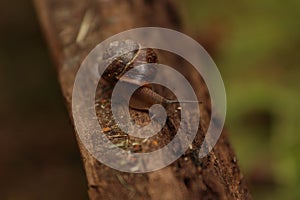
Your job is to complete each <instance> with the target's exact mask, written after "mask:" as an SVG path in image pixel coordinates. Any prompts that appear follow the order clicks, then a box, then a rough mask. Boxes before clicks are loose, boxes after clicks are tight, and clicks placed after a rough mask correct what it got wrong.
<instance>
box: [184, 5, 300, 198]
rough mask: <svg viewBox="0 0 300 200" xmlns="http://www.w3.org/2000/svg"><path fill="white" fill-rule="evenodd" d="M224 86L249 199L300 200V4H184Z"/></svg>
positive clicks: (232, 132) (189, 22)
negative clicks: (250, 193) (220, 75)
mask: <svg viewBox="0 0 300 200" xmlns="http://www.w3.org/2000/svg"><path fill="white" fill-rule="evenodd" d="M185 4H186V5H185V9H184V11H185V16H186V20H185V21H186V23H187V25H188V26H189V27H192V28H196V29H197V31H198V32H199V33H200V35H202V36H201V37H202V38H200V41H201V40H203V45H204V46H205V47H207V48H206V49H207V50H208V51H210V53H211V55H212V57H213V59H214V60H215V62H216V64H217V66H218V67H219V70H220V71H221V74H222V76H223V80H224V83H225V86H226V92H227V100H228V111H227V118H226V124H227V127H228V128H229V132H230V139H231V141H232V144H233V146H234V149H235V150H236V153H237V155H238V158H239V163H240V166H241V168H242V171H243V173H244V175H245V176H246V178H247V181H248V185H249V186H250V190H251V192H252V195H253V197H254V199H263V200H267V199H273V200H275V199H276V200H277V199H278V200H281V199H300V135H299V132H298V133H297V131H299V130H300V114H299V111H300V103H299V100H300V81H299V80H300V20H299V19H300V1H299V0H289V1H274V0H253V1H223V2H220V1H205V2H203V1H197V0H188V1H185Z"/></svg>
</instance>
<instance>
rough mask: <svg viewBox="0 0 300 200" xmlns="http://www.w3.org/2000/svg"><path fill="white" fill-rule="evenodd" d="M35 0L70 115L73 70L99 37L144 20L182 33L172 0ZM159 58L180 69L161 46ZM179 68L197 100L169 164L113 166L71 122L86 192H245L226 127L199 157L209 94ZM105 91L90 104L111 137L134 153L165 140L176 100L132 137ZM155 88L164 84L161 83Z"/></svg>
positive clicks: (210, 195)
mask: <svg viewBox="0 0 300 200" xmlns="http://www.w3.org/2000/svg"><path fill="white" fill-rule="evenodd" d="M34 3H35V6H36V11H37V14H38V17H39V19H40V23H41V27H42V29H43V33H44V35H45V38H46V40H47V42H48V46H49V49H50V52H51V54H52V57H53V60H54V62H55V66H56V70H57V75H58V79H59V82H60V85H61V89H62V93H63V96H64V98H65V101H66V106H67V108H68V110H69V113H70V118H71V121H72V111H71V102H72V89H73V84H74V80H75V76H76V72H77V70H78V69H79V66H80V64H81V62H82V61H83V59H84V58H85V57H86V56H87V54H88V53H89V52H90V51H91V50H92V49H93V48H94V47H95V46H96V45H97V44H99V43H100V42H101V41H103V40H104V39H106V38H108V37H110V36H112V35H114V34H117V33H119V32H121V31H124V30H128V29H131V28H136V27H142V26H156V27H165V28H170V29H174V30H178V31H181V32H184V33H187V32H186V31H185V28H184V27H183V25H182V23H181V17H180V15H179V14H178V11H177V7H178V5H177V4H176V2H174V1H171V0H35V1H34ZM159 60H161V61H162V62H165V63H166V64H169V65H170V66H172V65H174V66H176V67H175V68H177V69H179V70H180V67H181V66H180V63H181V64H182V65H184V62H182V61H180V60H179V61H178V60H177V59H176V58H174V57H172V56H169V55H165V54H164V53H161V55H159ZM178 63H179V64H178ZM183 73H184V75H185V77H187V78H188V79H189V80H190V81H191V84H192V85H193V86H194V89H195V91H196V95H197V97H198V98H199V99H201V101H203V104H201V106H200V109H201V119H200V126H199V130H198V133H197V135H196V138H195V140H194V142H193V144H191V145H190V148H189V149H188V150H187V151H186V153H185V154H184V155H182V156H181V157H180V158H179V159H178V160H177V161H175V162H174V163H172V164H171V165H170V166H168V167H165V168H163V169H161V170H158V171H155V172H151V173H145V174H135V173H124V172H119V171H117V170H114V169H111V168H109V167H107V166H105V165H103V164H101V163H100V162H98V161H97V160H96V159H94V158H93V157H92V156H91V155H90V154H89V153H88V151H87V150H86V149H85V147H84V146H83V144H82V143H81V141H80V140H79V139H78V136H77V133H76V131H75V129H74V133H75V136H76V137H77V139H78V140H77V141H78V146H79V148H80V151H81V156H82V161H83V164H84V167H85V171H86V177H87V180H88V186H87V190H88V193H89V197H90V199H92V200H96V199H153V200H154V199H251V196H250V193H249V190H248V188H247V186H246V183H245V180H244V178H243V175H242V173H241V172H240V169H239V166H238V164H237V158H236V157H235V154H234V152H233V150H232V148H231V146H230V144H229V142H228V138H227V133H226V130H224V131H223V133H222V135H221V137H220V139H219V140H218V143H217V145H216V146H215V147H214V148H213V150H212V151H211V152H210V153H209V155H207V156H206V157H204V158H202V159H199V158H198V156H197V155H198V152H199V148H200V145H201V142H202V141H203V138H204V136H205V132H206V130H207V126H208V124H209V120H210V103H209V94H208V92H207V88H206V86H205V84H204V82H203V80H202V79H201V77H198V76H195V75H194V74H195V73H193V72H192V71H190V70H183ZM159 90H160V88H158V91H159ZM110 92H111V91H110V90H103V88H101V86H99V87H98V89H97V96H96V100H95V104H96V111H97V117H98V120H99V123H100V124H101V125H102V127H103V131H104V132H105V134H106V135H107V137H108V138H110V140H111V141H112V142H113V143H114V144H116V145H119V147H120V148H125V149H127V150H130V151H132V152H145V151H154V150H156V149H158V148H160V147H162V146H164V145H166V144H167V143H168V142H169V141H171V139H172V138H173V137H174V134H175V133H176V130H177V129H178V126H179V122H180V116H179V115H180V111H179V110H178V109H177V108H176V105H174V107H173V108H174V109H173V111H174V112H172V113H171V114H170V115H169V117H168V120H167V123H166V125H165V127H164V128H163V129H162V131H161V132H160V133H158V134H157V135H156V136H155V137H151V138H150V139H149V140H138V139H136V138H133V137H130V136H128V135H126V134H125V133H123V132H121V131H120V130H119V129H118V127H117V126H115V124H114V123H113V122H111V119H112V116H111V112H110V111H109V110H110V105H109V104H108V103H107V101H108V99H109V95H110ZM160 92H161V93H164V92H165V91H164V89H161V91H160ZM165 93H166V94H167V92H165ZM130 114H131V116H132V118H133V120H134V121H135V123H137V124H141V125H143V124H145V123H147V122H149V120H150V119H149V115H148V113H145V112H143V111H137V110H132V109H131V110H130ZM154 162H155V161H154ZM137 167H138V166H137ZM133 170H134V169H133Z"/></svg>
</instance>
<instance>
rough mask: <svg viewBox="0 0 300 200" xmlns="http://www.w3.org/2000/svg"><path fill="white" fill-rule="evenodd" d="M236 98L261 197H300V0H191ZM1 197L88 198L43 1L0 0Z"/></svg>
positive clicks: (187, 4) (241, 154)
mask: <svg viewBox="0 0 300 200" xmlns="http://www.w3.org/2000/svg"><path fill="white" fill-rule="evenodd" d="M181 4H182V13H183V15H184V19H185V20H184V21H185V24H186V25H187V26H188V27H190V29H193V30H196V31H197V32H198V33H200V37H199V38H196V39H199V40H200V41H202V44H203V46H204V47H205V48H206V49H207V50H208V51H209V53H210V54H211V55H212V57H213V59H214V60H215V62H216V64H217V65H218V67H219V69H220V71H221V74H222V76H223V79H224V83H225V86H226V90H227V98H228V112H227V121H226V123H227V127H228V128H229V132H230V139H231V141H232V144H233V146H234V149H235V150H236V152H237V155H238V159H239V163H240V166H241V168H242V171H243V173H244V175H245V177H246V179H247V181H248V185H249V186H250V189H251V192H252V195H253V197H254V199H262V200H268V199H275V200H277V199H278V200H279V199H288V200H293V199H300V190H299V189H300V156H299V155H300V136H299V135H297V130H299V128H300V127H299V126H300V125H299V124H300V123H299V122H300V120H299V118H300V115H299V112H298V111H300V105H299V103H298V100H299V99H300V98H299V95H300V93H299V91H300V84H299V78H300V66H299V65H300V20H299V18H300V1H299V0H290V1H286V2H279V1H274V0H272V1H271V0H262V1H259V0H253V1H228V2H226V3H225V2H217V1H205V2H200V1H196V0H187V1H184V2H181ZM0 13H1V18H0V29H1V31H0V91H1V94H0V158H1V159H0V186H1V187H0V199H5V200H6V199H8V200H10V199H12V200H18V199H20V200H24V199H46V200H47V199H49V200H50V199H86V198H87V194H86V188H87V185H86V184H87V183H86V180H85V176H84V172H83V167H82V164H81V162H80V157H79V151H78V149H77V146H76V141H75V138H74V135H73V132H72V127H71V126H70V122H69V119H68V115H67V112H66V109H65V107H64V105H63V100H62V97H61V94H60V92H59V91H60V89H59V86H58V83H57V80H56V76H55V72H54V69H53V67H52V66H53V63H52V62H51V60H50V58H49V54H48V51H47V45H46V44H45V42H44V39H43V37H42V34H41V32H40V28H39V25H38V21H37V17H36V15H35V11H34V8H33V6H32V3H31V1H29V0H22V1H17V0H10V1H8V0H1V2H0Z"/></svg>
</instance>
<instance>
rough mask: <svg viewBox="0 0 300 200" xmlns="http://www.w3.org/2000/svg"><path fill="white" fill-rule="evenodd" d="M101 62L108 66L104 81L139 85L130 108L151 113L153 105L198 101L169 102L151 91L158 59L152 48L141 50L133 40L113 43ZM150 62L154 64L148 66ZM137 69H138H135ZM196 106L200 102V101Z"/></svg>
mask: <svg viewBox="0 0 300 200" xmlns="http://www.w3.org/2000/svg"><path fill="white" fill-rule="evenodd" d="M102 59H103V60H105V63H106V66H108V67H107V68H106V69H105V71H104V73H103V74H102V78H103V79H104V80H106V81H107V82H108V83H109V84H111V85H115V84H116V83H117V82H118V81H123V82H125V83H127V84H135V85H138V86H140V87H139V88H138V89H137V90H136V91H135V93H134V94H133V96H132V98H131V100H130V103H129V107H130V108H133V109H136V110H149V108H150V107H151V106H152V105H154V104H161V105H162V106H164V107H167V106H169V105H172V104H174V103H189V102H192V103H195V101H184V102H182V101H180V102H179V101H176V100H169V99H166V98H165V97H163V96H161V95H160V94H158V93H156V92H155V91H154V90H153V89H152V87H151V86H150V83H151V81H152V80H153V79H154V77H155V75H156V73H157V69H156V68H155V65H153V64H158V57H157V55H156V53H155V52H154V50H153V49H151V48H142V47H141V45H140V44H138V43H137V42H135V41H133V40H122V41H114V42H112V43H110V44H109V47H108V48H107V50H106V51H105V52H104V54H103V57H102ZM147 63H149V64H151V65H147ZM141 64H143V65H141ZM145 64H146V65H145ZM136 66H139V68H137V69H136V68H135V67H136ZM129 70H131V73H130V74H129V75H128V74H126V72H128V71H129ZM125 74H126V75H125ZM197 103H201V102H198V101H197Z"/></svg>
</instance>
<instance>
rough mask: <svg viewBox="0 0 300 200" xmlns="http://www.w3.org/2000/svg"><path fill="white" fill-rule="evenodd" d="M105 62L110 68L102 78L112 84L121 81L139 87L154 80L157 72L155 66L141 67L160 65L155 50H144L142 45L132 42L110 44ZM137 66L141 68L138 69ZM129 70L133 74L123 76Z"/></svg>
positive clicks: (104, 57)
mask: <svg viewBox="0 0 300 200" xmlns="http://www.w3.org/2000/svg"><path fill="white" fill-rule="evenodd" d="M103 60H105V62H106V65H108V67H107V68H106V70H105V71H104V73H103V74H102V77H103V79H105V80H106V81H108V82H110V83H112V84H115V83H116V82H117V81H119V80H121V81H124V82H128V83H132V84H137V85H143V84H147V83H148V82H150V81H151V80H153V78H154V77H155V75H156V72H157V70H156V68H155V67H154V66H153V65H141V64H147V63H158V59H157V55H156V53H155V52H154V50H153V49H151V48H142V47H141V45H139V44H138V43H137V42H135V41H132V40H122V41H115V42H112V43H110V44H109V47H108V49H107V50H106V52H105V53H104V54H103ZM136 66H140V67H139V68H137V69H136V68H135V67H136ZM129 70H131V73H130V74H129V75H125V76H123V75H124V74H125V73H126V72H128V71H129Z"/></svg>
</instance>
